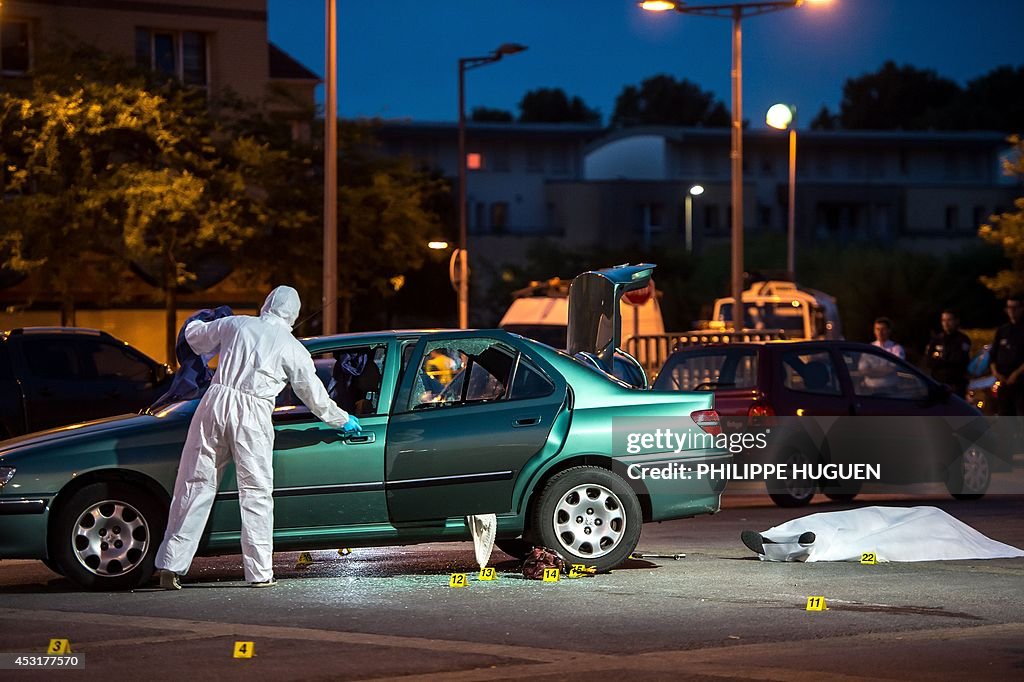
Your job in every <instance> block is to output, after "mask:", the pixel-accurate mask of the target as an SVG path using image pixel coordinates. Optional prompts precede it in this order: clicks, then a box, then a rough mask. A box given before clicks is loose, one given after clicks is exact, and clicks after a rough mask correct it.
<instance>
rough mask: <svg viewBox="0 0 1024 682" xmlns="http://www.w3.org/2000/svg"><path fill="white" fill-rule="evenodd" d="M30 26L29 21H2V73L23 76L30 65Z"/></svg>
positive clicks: (0, 33)
mask: <svg viewBox="0 0 1024 682" xmlns="http://www.w3.org/2000/svg"><path fill="white" fill-rule="evenodd" d="M30 55H31V53H30V45H29V25H28V22H27V21H13V20H8V19H5V20H4V21H0V72H2V73H4V74H8V75H16V74H23V73H25V72H26V71H28V68H29V65H30V62H31V60H30Z"/></svg>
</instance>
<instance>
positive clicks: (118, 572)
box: [50, 481, 167, 590]
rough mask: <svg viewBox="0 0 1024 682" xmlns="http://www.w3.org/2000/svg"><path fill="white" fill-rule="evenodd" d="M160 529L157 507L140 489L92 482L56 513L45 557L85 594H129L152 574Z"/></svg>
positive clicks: (164, 517) (161, 521) (163, 519)
mask: <svg viewBox="0 0 1024 682" xmlns="http://www.w3.org/2000/svg"><path fill="white" fill-rule="evenodd" d="M166 524H167V513H166V511H165V510H164V509H163V505H161V504H159V503H158V501H157V500H156V499H154V498H153V496H152V495H149V494H147V493H146V492H145V491H144V490H142V489H140V488H138V487H136V486H133V485H131V484H128V483H123V482H120V481H111V482H100V483H92V484H90V485H87V486H85V487H84V488H82V489H81V490H79V491H78V492H76V493H75V494H74V495H72V496H71V498H70V499H68V500H67V501H66V502H65V503H63V504H62V505H61V506H60V508H59V510H58V511H57V514H56V516H55V518H54V522H53V524H52V526H51V534H50V557H51V559H52V560H53V561H54V562H55V563H56V564H57V566H58V567H59V568H60V572H61V573H62V574H63V575H64V576H66V577H67V578H69V579H70V580H72V581H73V582H75V583H78V584H79V585H81V586H82V587H85V588H87V589H91V590H126V589H131V588H134V587H138V586H139V585H141V584H143V583H144V582H146V581H147V580H149V578H150V576H151V575H152V574H153V558H154V556H155V555H156V550H157V547H158V546H159V544H160V540H161V538H162V536H163V531H164V527H165V526H166Z"/></svg>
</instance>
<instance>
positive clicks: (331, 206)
mask: <svg viewBox="0 0 1024 682" xmlns="http://www.w3.org/2000/svg"><path fill="white" fill-rule="evenodd" d="M325 1H326V3H327V6H326V14H327V16H326V22H325V23H326V24H327V36H326V40H327V64H326V65H325V66H326V68H325V69H324V72H325V75H324V271H323V286H324V300H323V301H322V303H323V307H322V308H321V310H322V313H323V333H324V335H325V336H326V335H328V334H334V333H336V332H337V331H338V309H337V308H336V307H334V301H335V300H336V299H337V298H338V76H337V72H336V70H337V65H338V44H337V42H338V41H337V19H338V12H337V6H336V4H335V1H336V0H325Z"/></svg>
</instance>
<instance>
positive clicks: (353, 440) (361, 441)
mask: <svg viewBox="0 0 1024 682" xmlns="http://www.w3.org/2000/svg"><path fill="white" fill-rule="evenodd" d="M376 440H377V434H375V433H358V434H356V435H354V436H346V437H345V439H344V443H345V445H366V444H367V443H374V442H376Z"/></svg>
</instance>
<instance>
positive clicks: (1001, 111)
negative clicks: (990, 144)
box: [957, 66, 1024, 134]
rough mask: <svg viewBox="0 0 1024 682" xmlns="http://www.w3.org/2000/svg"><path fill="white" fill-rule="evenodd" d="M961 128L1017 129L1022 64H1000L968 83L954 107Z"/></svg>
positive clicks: (1022, 100) (1023, 116) (1021, 114)
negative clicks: (955, 107)
mask: <svg viewBox="0 0 1024 682" xmlns="http://www.w3.org/2000/svg"><path fill="white" fill-rule="evenodd" d="M957 112H958V113H959V115H960V121H959V123H960V127H961V128H962V129H964V130H999V131H1002V132H1004V133H1008V134H1010V133H1019V132H1021V127H1022V126H1024V66H1018V67H1016V68H1014V67H1012V66H1000V67H998V68H996V69H993V70H992V71H990V72H988V73H987V74H985V75H984V76H981V77H979V78H975V79H974V80H972V81H970V82H969V83H968V84H967V89H966V90H965V91H964V94H963V96H962V97H961V98H960V104H959V106H958V107H957Z"/></svg>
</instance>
